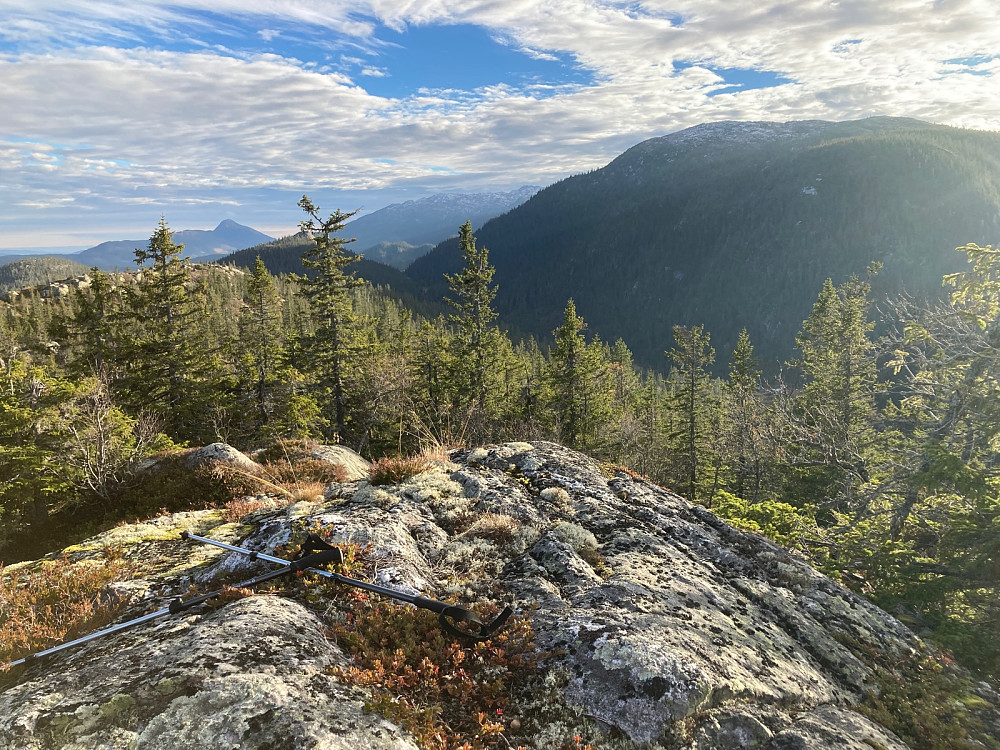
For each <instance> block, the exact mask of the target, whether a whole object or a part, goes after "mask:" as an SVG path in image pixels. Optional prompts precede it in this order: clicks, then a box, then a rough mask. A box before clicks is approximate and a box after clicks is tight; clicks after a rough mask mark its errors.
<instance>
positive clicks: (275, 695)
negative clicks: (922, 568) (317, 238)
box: [0, 443, 1000, 750]
mask: <svg viewBox="0 0 1000 750" xmlns="http://www.w3.org/2000/svg"><path fill="white" fill-rule="evenodd" d="M336 487H339V489H335V490H334V491H328V493H327V497H326V499H325V500H323V501H322V502H313V503H299V504H297V506H296V508H295V512H294V514H293V513H291V512H290V511H289V509H274V510H267V509H265V510H260V511H257V512H255V513H253V514H252V515H251V516H248V517H247V518H245V519H243V522H242V523H231V522H230V523H226V522H224V520H223V518H222V517H221V516H220V515H219V514H218V512H216V511H203V512H199V513H188V514H184V515H183V516H180V515H178V516H177V517H176V518H173V519H171V518H164V519H163V520H161V521H160V523H159V525H158V526H157V527H156V528H155V529H154V530H153V531H155V532H156V534H157V536H156V537H155V541H144V540H143V538H142V536H143V534H142V533H140V532H139V531H135V532H133V533H129V531H128V527H119V528H117V529H114V530H112V531H109V532H106V533H105V534H106V535H102V536H100V537H97V538H95V539H93V540H90V542H89V543H88V544H85V545H80V546H78V547H77V548H74V549H73V550H72V551H71V553H68V554H70V559H73V560H75V559H78V558H79V559H80V560H81V561H83V560H84V559H85V558H86V557H87V556H88V555H91V556H96V555H98V554H100V550H101V549H103V548H106V547H107V546H109V545H112V544H113V545H115V546H116V547H117V548H120V549H123V550H124V552H123V554H124V555H125V556H126V558H128V557H129V556H133V557H134V559H135V560H136V563H137V569H138V571H139V572H137V573H136V575H135V578H137V579H142V580H141V582H140V581H133V582H132V586H133V587H134V590H136V591H139V592H141V596H140V597H139V598H138V600H137V601H134V602H133V605H132V608H131V610H130V611H129V612H127V613H126V614H125V615H123V617H129V616H136V615H137V614H140V613H141V612H143V611H147V610H149V609H151V608H153V607H161V606H163V604H164V602H166V601H168V599H169V597H172V596H176V595H177V594H178V593H181V592H184V591H186V590H188V588H189V587H192V586H193V587H194V588H195V589H197V590H204V589H205V586H206V585H208V582H210V581H211V580H213V577H214V576H216V575H218V573H219V572H220V571H225V572H227V573H228V574H230V575H232V576H248V575H253V574H255V572H257V571H259V570H260V569H261V568H260V566H261V563H260V562H257V563H253V562H250V561H248V560H247V558H246V557H245V556H240V555H237V554H234V553H230V552H223V551H221V550H218V549H215V548H208V547H206V546H205V545H199V544H195V543H190V542H187V543H186V542H183V541H181V540H180V539H176V538H174V539H173V540H171V539H170V538H169V537H171V536H172V534H173V533H175V532H176V531H177V530H178V529H179V528H181V527H184V528H191V529H193V530H196V532H195V533H199V534H203V535H206V534H207V535H209V536H211V537H213V538H217V539H219V540H220V541H222V540H224V541H226V542H228V543H239V544H242V545H243V546H245V547H248V548H250V549H254V550H260V551H268V552H272V551H273V550H274V548H275V547H276V546H278V545H282V544H286V543H287V542H288V541H289V539H291V538H292V536H293V533H294V529H296V528H298V529H301V528H303V525H307V526H308V527H309V528H319V529H322V530H323V533H324V535H325V536H326V538H327V539H328V540H329V541H331V542H334V543H336V542H345V541H351V542H358V543H362V544H365V545H370V549H371V554H372V555H373V556H374V557H375V560H376V564H375V565H374V567H373V570H374V572H373V574H372V576H373V578H374V581H375V582H376V583H378V584H379V585H382V586H390V587H394V588H397V589H400V590H404V591H408V592H422V593H423V594H425V595H427V596H431V597H434V598H446V597H447V596H456V597H458V599H459V600H460V601H461V602H462V603H465V604H468V603H469V602H470V600H473V601H474V600H484V599H491V600H493V601H495V602H496V603H497V604H505V603H512V604H514V606H515V607H516V608H517V609H518V610H519V612H521V613H523V614H524V615H526V616H529V617H530V620H531V624H532V626H533V628H534V631H535V644H536V646H537V649H538V653H539V655H540V658H541V660H542V661H541V666H542V669H543V670H544V672H545V674H546V685H547V686H549V688H551V691H550V692H552V694H553V695H556V694H557V699H558V701H559V702H560V705H564V706H566V707H567V710H566V711H565V712H564V719H565V721H566V722H570V725H569V726H568V727H567V726H563V727H560V728H559V731H561V732H562V734H560V735H558V736H560V737H566V736H567V734H566V732H567V731H568V732H569V734H568V736H570V737H572V736H573V733H574V732H576V733H579V734H582V735H584V736H585V737H587V738H588V742H589V743H590V744H591V745H593V747H595V748H598V749H599V748H609V749H610V748H617V749H619V750H621V749H624V748H640V747H642V748H672V749H680V748H683V749H685V750H707V749H708V748H719V749H721V750H730V749H732V750H736V749H740V750H742V749H743V748H760V749H762V750H791V749H792V748H829V749H830V750H834V749H835V748H836V749H838V750H839V749H840V748H859V750H860V748H871V747H881V748H887V749H888V750H903V749H904V748H906V747H907V745H906V743H904V742H903V740H902V739H900V737H898V736H896V735H895V734H893V732H892V731H891V730H890V729H889V728H887V727H886V726H883V725H881V724H879V723H877V722H876V721H875V720H874V719H872V718H869V717H870V716H871V715H873V714H872V712H866V711H865V708H864V706H865V704H866V701H868V700H870V699H871V697H872V696H875V695H877V694H878V692H879V690H880V687H879V686H880V684H881V683H880V676H882V675H884V674H886V673H887V670H891V669H892V668H893V665H896V664H899V663H903V662H906V661H907V660H909V659H913V658H914V657H915V655H918V654H920V653H924V652H925V651H926V648H925V646H924V645H923V644H922V643H921V642H920V640H919V639H918V638H916V637H915V636H914V635H913V633H911V632H910V631H909V630H908V629H907V628H906V627H904V626H903V625H902V624H901V623H900V622H899V621H897V620H896V619H895V618H893V617H892V616H891V615H889V614H887V613H886V612H884V611H882V610H880V609H879V608H877V607H876V606H874V605H873V604H872V603H871V602H869V601H867V600H865V599H863V598H862V597H860V596H858V595H856V594H854V593H852V592H850V591H848V590H847V589H845V588H843V587H842V586H840V585H839V584H837V583H836V582H834V581H832V580H831V579H829V578H827V577H826V576H824V575H821V574H820V573H818V572H817V571H815V570H814V569H812V568H811V567H810V566H809V565H807V564H806V563H805V562H804V561H802V560H801V559H799V558H798V557H796V556H795V555H793V554H791V553H790V552H788V551H787V550H785V549H782V548H781V547H778V546H776V545H775V544H772V543H771V542H769V541H767V540H766V539H764V538H762V537H760V536H757V535H753V534H747V533H743V532H740V531H738V530H736V529H734V528H732V527H730V526H729V525H727V524H725V523H724V522H722V521H721V520H719V519H718V518H717V517H715V516H714V515H712V514H711V513H710V512H708V511H706V510H705V509H703V508H700V507H698V506H694V505H691V504H690V503H688V502H686V501H685V500H683V499H682V498H680V497H678V496H677V495H674V494H673V493H671V492H669V491H667V490H665V489H663V488H661V487H657V486H655V485H652V484H650V483H648V482H645V481H642V480H640V479H635V478H633V477H631V476H628V475H626V474H624V473H619V474H616V475H614V476H608V475H606V474H604V473H603V472H602V470H601V468H600V467H599V466H598V465H597V464H596V463H595V462H593V461H592V460H590V459H589V458H587V457H585V456H583V455H581V454H579V453H576V452H573V451H570V450H568V449H566V448H563V447H561V446H558V445H555V444H551V443H535V444H527V443H509V444H504V445H499V446H490V447H487V448H479V449H476V450H471V451H459V452H456V453H453V454H452V456H451V461H450V462H438V463H432V464H431V466H430V468H428V469H427V470H426V471H424V472H422V473H420V474H418V475H416V476H413V477H411V478H409V479H407V480H405V481H403V482H401V483H400V484H398V485H392V486H372V485H370V484H369V483H368V482H367V481H363V480H362V481H359V482H351V483H344V484H342V485H337V486H336ZM143 533H145V532H143ZM150 533H152V531H151V532H150ZM110 535H114V537H113V538H112V536H110ZM31 565H32V563H25V564H24V566H28V567H29V568H30V566H31ZM23 569H25V568H24V567H22V566H10V567H9V568H8V569H7V570H6V571H5V574H6V575H17V574H18V572H19V571H20V570H23ZM331 610H332V607H324V606H323V604H322V603H319V604H317V603H315V602H312V603H310V602H299V601H295V600H291V599H286V598H280V597H275V596H259V597H250V598H244V599H239V600H237V601H233V602H230V603H222V604H220V605H216V606H214V607H203V608H201V609H195V610H191V611H187V612H185V613H182V614H178V615H174V616H170V617H167V618H165V619H163V620H158V621H156V622H155V624H151V625H143V626H140V627H138V628H135V629H131V630H126V631H122V632H119V633H116V634H114V635H110V636H107V637H105V638H102V639H99V640H97V641H94V642H91V643H89V644H86V645H83V646H80V647H78V648H75V649H72V650H67V651H64V652H60V653H59V654H55V655H53V656H51V657H44V658H42V659H39V660H37V661H35V662H33V663H32V664H31V665H30V666H29V667H27V668H26V669H24V670H23V671H22V672H21V673H19V674H17V675H15V676H14V678H13V681H12V684H8V685H7V686H6V687H5V689H3V691H2V692H0V748H12V749H13V748H32V749H35V748H39V749H41V748H45V749H47V748H56V747H73V748H91V747H94V748H96V747H136V748H142V747H157V748H172V747H225V748H230V747H241V748H264V747H283V748H284V747H289V748H291V747H330V748H340V747H345V748H346V747H351V748H357V749H360V748H399V749H402V748H411V747H416V746H417V745H416V744H415V740H414V738H412V737H410V736H408V735H407V734H406V732H404V731H403V730H402V729H400V728H399V727H398V726H396V725H395V724H393V723H391V722H389V721H387V720H385V719H383V718H381V717H379V715H378V714H375V713H365V712H364V711H363V710H362V708H363V705H364V702H365V699H366V695H365V694H364V693H363V692H362V691H361V689H360V688H357V687H352V686H349V685H347V684H344V683H343V682H342V681H341V678H339V677H337V676H332V675H331V667H336V666H340V665H344V664H346V663H347V656H346V655H345V653H344V652H342V651H341V649H340V647H339V646H338V645H337V644H335V643H333V642H331V641H330V640H329V639H328V637H327V634H328V633H329V631H328V630H327V624H328V619H329V618H330V617H331V616H333V617H336V616H337V615H336V612H331ZM336 674H337V673H336V672H333V675H336ZM956 674H958V673H957V672H956ZM958 678H961V679H962V680H964V679H965V677H963V676H961V675H958ZM958 678H956V679H958ZM900 679H904V677H902V676H901V677H900ZM963 684H964V683H963ZM968 684H971V685H975V683H972V682H971V681H969V683H968ZM975 690H976V696H975V698H976V701H975V702H973V701H969V705H974V706H975V711H976V712H978V713H977V714H976V716H975V719H976V721H979V722H980V723H981V725H986V726H997V724H996V722H997V719H998V717H1000V709H998V706H997V700H996V696H997V694H996V693H995V692H994V691H993V688H992V687H991V686H989V685H985V684H982V685H979V686H978V687H976V688H975ZM924 700H928V699H927V698H924ZM541 701H542V698H541V697H539V698H538V705H541ZM956 706H958V703H957V702H955V701H949V702H948V705H947V706H946V705H944V703H942V705H941V706H940V709H941V711H942V712H946V711H948V712H953V711H955V710H959V709H958V708H957V707H956ZM536 709H538V710H541V709H539V708H538V706H537V705H536V706H531V705H526V706H523V707H522V714H521V716H520V717H519V718H518V721H517V726H516V727H514V725H513V724H511V725H509V728H508V732H512V733H511V734H510V736H509V737H508V739H509V741H510V743H511V746H512V747H517V746H518V745H523V746H524V747H526V748H537V750H548V748H550V747H558V746H559V745H558V744H554V742H553V737H554V736H556V735H555V734H553V733H554V732H555V731H556V730H555V729H552V730H551V731H550V730H549V728H548V727H547V726H544V725H542V724H540V723H539V722H540V721H541V720H538V719H533V716H532V713H531V712H532V711H533V710H536ZM470 710H473V709H471V708H470ZM970 716H971V714H970ZM522 726H523V727H524V728H525V729H527V728H530V727H535V729H534V730H533V731H531V732H528V731H525V732H524V734H518V733H517V732H516V731H514V730H515V729H516V728H517V727H522Z"/></svg>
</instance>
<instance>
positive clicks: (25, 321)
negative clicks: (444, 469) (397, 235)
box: [0, 197, 1000, 679]
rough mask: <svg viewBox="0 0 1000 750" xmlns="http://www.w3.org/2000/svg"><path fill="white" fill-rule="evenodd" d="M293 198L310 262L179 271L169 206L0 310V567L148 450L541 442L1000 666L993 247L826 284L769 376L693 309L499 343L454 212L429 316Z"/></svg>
mask: <svg viewBox="0 0 1000 750" xmlns="http://www.w3.org/2000/svg"><path fill="white" fill-rule="evenodd" d="M299 205H300V207H301V208H302V209H303V212H304V216H305V220H304V222H303V229H305V230H306V231H307V232H308V233H309V234H310V235H311V236H312V238H313V243H312V245H311V246H310V247H309V249H308V250H307V251H306V253H305V254H304V256H303V258H302V262H303V265H304V266H305V268H306V273H305V274H304V275H294V274H292V275H279V276H274V275H272V274H271V273H269V272H268V270H267V268H266V267H265V265H264V263H263V262H262V261H261V260H260V259H259V258H258V260H257V262H256V263H255V264H254V265H253V267H252V268H251V269H250V270H249V271H243V270H241V269H237V268H235V267H232V266H226V265H200V264H194V263H192V262H190V261H188V260H187V259H185V258H184V257H183V249H182V247H181V246H178V245H177V244H175V243H174V241H173V238H172V234H171V231H170V228H169V226H168V225H167V223H166V221H165V220H161V222H160V223H159V225H158V226H157V227H155V229H154V230H153V232H152V236H151V237H150V239H149V243H148V245H147V246H146V247H145V248H141V249H138V250H137V251H136V257H135V261H136V266H135V269H134V270H132V271H130V272H127V273H117V274H110V273H104V272H101V271H99V270H97V269H93V270H92V271H91V272H90V274H89V283H88V284H84V285H81V286H80V287H79V288H77V289H75V290H74V291H73V292H72V294H70V295H68V296H65V297H60V298H45V297H42V296H40V294H37V293H32V292H30V291H29V292H25V293H22V294H21V295H19V296H13V297H12V298H11V299H10V301H9V302H6V303H3V302H0V368H2V378H3V380H2V386H3V388H2V391H0V560H2V561H3V562H6V563H11V562H14V561H16V560H18V559H22V558H24V557H27V556H29V555H36V554H38V553H42V552H49V551H51V550H53V549H57V548H58V545H59V544H65V543H68V542H71V541H73V540H74V538H83V536H84V535H85V534H87V533H93V532H94V531H96V530H98V529H100V528H103V527H106V526H108V525H113V524H114V523H116V522H118V521H120V520H123V519H129V520H134V517H135V515H136V514H137V513H138V512H139V510H138V509H139V507H140V504H139V503H138V501H137V500H136V498H135V496H134V494H135V493H134V492H132V491H131V487H132V480H133V477H134V476H135V474H136V472H137V471H139V467H140V466H141V462H142V461H143V459H145V458H147V457H148V456H150V455H152V454H154V453H156V452H158V451H164V450H168V449H172V448H177V447H183V446H197V445H204V444H206V443H210V442H215V441H224V442H226V443H229V444H231V445H233V446H235V447H237V448H239V449H240V450H243V451H250V450H253V449H255V448H261V447H266V446H270V445H273V444H275V443H277V442H278V441H282V440H284V441H294V440H316V441H319V442H324V443H342V444H344V445H346V446H348V447H350V448H352V449H354V450H356V451H358V452H360V453H361V454H362V455H364V456H366V457H369V458H378V457H381V456H386V455H391V456H396V455H400V456H405V455H411V454H414V453H417V452H420V451H422V450H427V449H441V448H450V447H456V446H474V445H481V444H484V443H489V442H495V441H500V440H511V439H520V440H552V441H556V442H560V443H562V444H565V445H567V446H569V447H572V448H576V449H579V450H582V451H584V452H586V453H588V454H590V455H592V456H594V457H595V458H597V459H598V460H600V461H602V462H605V463H607V464H611V465H617V466H624V467H627V469H628V470H630V471H633V472H635V473H636V474H638V475H642V476H643V477H646V478H648V479H649V480H650V481H652V482H655V483H658V484H661V485H664V486H666V487H669V488H671V489H673V490H674V491H675V492H677V493H678V494H680V495H682V496H684V497H686V498H688V499H689V500H690V501H692V502H695V503H698V504H701V505H703V506H705V507H706V508H709V509H710V510H711V511H713V512H714V513H716V514H718V515H719V516H721V517H722V518H724V519H726V520H727V521H729V522H730V523H732V524H734V525H735V526H737V527H739V528H741V529H744V530H749V531H753V532H756V533H760V534H763V535H766V536H768V537H770V538H771V539H773V540H775V541H777V542H779V543H781V544H783V545H785V546H786V547H789V548H791V549H793V550H796V551H798V552H799V553H801V554H802V555H803V556H804V557H805V558H807V559H808V560H809V561H810V562H811V563H813V564H814V565H816V566H817V567H818V568H819V569H821V570H822V571H824V572H825V573H827V574H829V575H831V576H833V577H834V578H836V579H838V580H840V581H841V582H842V583H844V584H845V585H847V586H849V587H851V588H852V589H854V590H856V591H858V592H861V593H863V594H864V595H866V596H868V597H870V598H872V599H873V600H874V601H876V602H877V603H878V604H879V605H881V606H882V607H884V608H885V609H887V610H888V611H890V612H891V613H893V614H895V615H896V616H897V617H899V618H900V619H901V620H902V621H903V622H905V623H906V624H907V625H908V626H910V627H911V628H912V629H913V630H914V631H915V632H916V633H918V634H919V635H922V636H924V637H926V638H928V639H929V640H931V641H933V642H934V643H935V644H936V645H938V646H940V647H941V648H944V649H947V650H949V651H950V652H951V653H952V654H954V657H955V658H956V659H957V660H958V661H959V662H960V663H962V664H964V665H965V666H967V667H968V668H970V669H972V670H974V671H975V672H977V673H979V674H981V675H983V676H985V677H992V678H994V679H995V678H1000V597H998V594H1000V476H998V473H1000V462H998V448H1000V381H998V376H1000V249H994V248H992V247H990V246H985V247H984V246H979V245H967V246H964V247H961V248H959V252H960V253H962V254H963V255H964V256H965V257H967V258H968V261H969V265H968V270H967V271H965V272H962V273H957V274H952V275H949V276H947V277H946V278H944V279H943V280H942V281H943V284H944V290H945V293H944V295H943V296H942V297H941V299H940V301H937V302H919V301H915V300H913V299H908V298H897V299H889V300H887V301H882V300H879V301H878V304H876V300H875V299H874V297H873V294H872V282H873V279H874V278H876V277H877V274H878V272H879V266H878V264H872V265H871V266H870V267H869V270H868V273H867V274H866V275H864V276H855V277H852V278H850V279H849V280H847V281H845V282H843V283H841V284H839V285H836V284H834V283H833V281H831V280H827V281H826V283H824V284H823V285H822V287H821V288H819V289H816V290H814V292H815V295H816V297H815V303H814V304H813V307H812V310H811V313H810V314H809V316H808V318H807V319H806V320H804V321H803V322H802V326H801V329H800V330H799V332H798V335H797V337H796V339H795V340H796V347H795V350H794V351H793V352H789V353H788V360H787V362H786V363H785V365H784V367H783V368H782V370H781V374H780V376H777V377H768V378H765V377H764V376H763V375H762V370H761V368H760V367H759V365H758V362H757V360H756V358H755V355H754V343H753V341H752V340H751V338H750V337H749V336H748V335H747V333H746V330H744V331H743V334H742V335H741V336H740V337H739V340H738V342H737V344H736V346H735V347H734V349H733V350H732V351H716V349H715V348H714V347H713V344H712V338H711V331H709V330H707V329H706V328H705V327H704V326H701V325H692V326H675V327H674V328H673V338H672V340H666V341H662V342H661V343H660V348H661V349H662V351H663V357H662V364H661V367H659V368H657V369H640V368H639V367H637V366H636V365H635V364H634V363H633V357H632V353H631V351H630V350H629V346H628V343H627V342H626V341H624V340H621V339H619V340H616V341H604V340H602V339H601V338H600V337H599V336H597V335H595V334H594V333H593V332H591V331H590V330H588V326H587V321H586V320H584V319H583V317H581V315H580V314H578V312H577V309H576V306H575V305H574V302H573V300H572V299H567V300H565V301H564V302H565V309H564V312H563V317H562V323H561V325H559V326H558V327H557V328H555V329H554V330H553V331H552V332H551V337H549V338H548V339H546V340H535V339H534V338H528V339H526V340H521V339H518V340H512V338H511V337H510V336H509V335H508V333H507V332H506V331H505V329H504V328H503V326H502V325H501V324H500V322H499V321H498V316H497V312H496V308H495V306H494V298H495V294H496V285H495V283H494V281H493V267H492V266H491V264H490V260H489V254H488V249H487V248H485V247H481V246H479V245H478V244H477V240H476V238H475V237H474V236H473V231H472V226H471V224H469V223H466V224H465V225H464V226H463V227H461V229H460V233H459V246H460V248H461V253H462V259H463V265H462V268H461V270H460V271H458V272H455V273H452V274H448V275H446V277H445V281H446V284H447V289H448V293H447V295H446V298H445V299H444V300H443V301H442V302H443V305H444V307H442V309H447V310H448V312H447V313H443V314H440V315H437V316H436V317H432V316H431V315H428V314H426V313H427V310H426V309H424V310H423V311H422V312H420V313H418V312H414V311H412V310H410V309H408V308H406V307H404V306H403V305H402V304H401V303H400V302H398V301H395V300H393V298H391V297H390V296H389V295H388V294H386V293H385V291H384V290H383V289H381V288H379V287H374V286H372V285H371V284H369V283H368V282H366V281H364V280H362V279H361V278H359V277H358V276H357V275H356V272H355V271H353V270H352V264H353V262H354V261H355V259H356V256H354V255H352V254H351V253H349V252H348V250H347V247H346V244H345V242H344V241H343V239H341V237H342V235H343V230H344V227H345V225H346V222H347V221H348V220H349V219H350V218H351V216H352V214H344V213H341V212H340V211H335V212H333V213H332V214H324V213H323V212H322V211H321V209H320V208H319V207H318V206H316V205H314V204H313V203H312V202H311V201H310V200H309V199H308V198H307V197H303V199H302V201H300V203H299ZM560 302H563V301H562V300H560ZM748 327H750V326H748ZM719 372H725V373H726V374H725V376H723V377H718V376H717V375H714V374H713V373H719ZM174 509H175V508H171V510H174ZM153 510H154V511H155V510H157V508H154V509H153Z"/></svg>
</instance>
